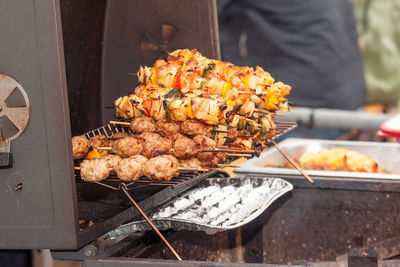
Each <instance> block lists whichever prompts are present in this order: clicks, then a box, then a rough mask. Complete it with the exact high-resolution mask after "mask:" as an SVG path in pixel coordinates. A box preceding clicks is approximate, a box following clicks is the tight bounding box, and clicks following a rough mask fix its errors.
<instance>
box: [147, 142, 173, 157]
mask: <svg viewBox="0 0 400 267" xmlns="http://www.w3.org/2000/svg"><path fill="white" fill-rule="evenodd" d="M170 151H171V142H169V141H168V140H164V139H161V140H159V141H158V142H151V141H149V142H146V143H144V145H143V155H144V156H145V157H147V158H148V159H150V158H154V157H158V156H161V155H168V154H169V153H170Z"/></svg>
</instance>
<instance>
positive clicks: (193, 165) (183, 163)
mask: <svg viewBox="0 0 400 267" xmlns="http://www.w3.org/2000/svg"><path fill="white" fill-rule="evenodd" d="M179 167H180V168H184V169H198V168H201V162H200V161H199V159H198V158H191V159H181V160H180V161H179Z"/></svg>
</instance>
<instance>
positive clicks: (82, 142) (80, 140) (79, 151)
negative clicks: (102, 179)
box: [72, 135, 90, 159]
mask: <svg viewBox="0 0 400 267" xmlns="http://www.w3.org/2000/svg"><path fill="white" fill-rule="evenodd" d="M89 145H90V142H89V140H88V139H87V138H86V136H84V135H79V136H74V137H73V138H72V154H73V156H74V159H80V158H83V157H84V156H85V155H86V153H87V152H88V150H89Z"/></svg>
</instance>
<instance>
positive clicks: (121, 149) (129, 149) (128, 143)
mask: <svg viewBox="0 0 400 267" xmlns="http://www.w3.org/2000/svg"><path fill="white" fill-rule="evenodd" d="M112 151H113V152H114V153H115V154H117V155H119V156H121V157H130V156H134V155H137V154H140V153H142V151H143V145H142V142H140V141H139V140H137V139H136V138H134V137H131V136H128V137H125V138H123V139H120V140H116V141H115V142H114V143H113V147H112Z"/></svg>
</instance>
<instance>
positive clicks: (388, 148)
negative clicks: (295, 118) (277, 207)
mask: <svg viewBox="0 0 400 267" xmlns="http://www.w3.org/2000/svg"><path fill="white" fill-rule="evenodd" d="M279 146H280V147H281V148H282V150H283V151H285V152H286V153H287V154H288V155H289V156H290V157H292V158H293V159H298V158H299V157H300V156H301V155H302V154H303V153H306V152H318V151H319V150H320V149H323V148H328V149H330V148H339V147H340V148H346V149H350V150H355V151H358V152H360V153H363V154H365V155H368V156H369V157H371V158H372V159H373V160H375V161H376V162H377V163H378V165H379V167H380V168H382V169H383V170H385V171H386V172H388V173H364V172H344V171H317V170H307V171H305V172H306V173H307V174H309V175H311V176H313V175H314V176H318V177H344V178H346V177H351V178H363V179H364V178H365V179H395V180H398V179H400V175H399V174H400V145H399V144H397V143H378V142H357V141H336V140H332V141H331V140H318V139H301V138H288V139H286V140H284V141H283V142H281V143H279ZM285 162H286V159H285V158H284V157H283V156H282V155H281V154H280V153H279V152H278V150H276V149H275V148H274V147H272V148H269V149H267V150H265V151H264V152H262V153H261V155H260V157H258V158H253V159H250V160H248V161H246V162H245V163H243V164H242V165H240V167H239V168H235V169H234V171H235V172H238V173H261V174H268V175H301V174H300V173H299V172H298V171H297V170H295V169H287V168H282V166H284V164H285ZM394 172H396V173H399V174H394Z"/></svg>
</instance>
